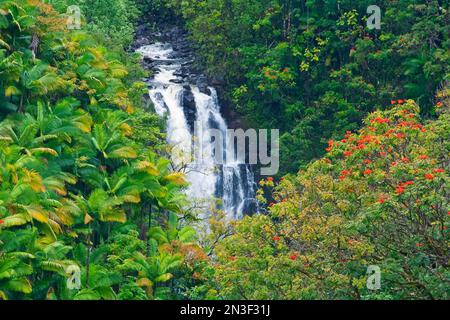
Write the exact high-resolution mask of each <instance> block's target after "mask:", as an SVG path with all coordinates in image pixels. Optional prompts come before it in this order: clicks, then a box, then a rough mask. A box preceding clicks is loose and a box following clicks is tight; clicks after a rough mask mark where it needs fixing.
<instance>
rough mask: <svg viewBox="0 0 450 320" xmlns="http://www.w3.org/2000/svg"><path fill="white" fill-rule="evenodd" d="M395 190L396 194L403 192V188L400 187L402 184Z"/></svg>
mask: <svg viewBox="0 0 450 320" xmlns="http://www.w3.org/2000/svg"><path fill="white" fill-rule="evenodd" d="M395 192H396V193H397V194H398V195H401V194H402V193H404V192H405V188H404V187H402V186H398V187H397V189H396V190H395Z"/></svg>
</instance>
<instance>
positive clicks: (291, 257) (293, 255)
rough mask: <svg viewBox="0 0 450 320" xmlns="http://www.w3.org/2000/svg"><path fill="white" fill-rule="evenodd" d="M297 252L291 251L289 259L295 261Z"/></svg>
mask: <svg viewBox="0 0 450 320" xmlns="http://www.w3.org/2000/svg"><path fill="white" fill-rule="evenodd" d="M297 257H298V256H297V254H296V253H293V254H291V256H290V257H289V259H291V260H292V261H295V260H297Z"/></svg>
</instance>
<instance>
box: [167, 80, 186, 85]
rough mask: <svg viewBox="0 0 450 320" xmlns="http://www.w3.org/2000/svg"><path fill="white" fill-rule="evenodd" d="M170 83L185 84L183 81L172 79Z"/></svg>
mask: <svg viewBox="0 0 450 320" xmlns="http://www.w3.org/2000/svg"><path fill="white" fill-rule="evenodd" d="M170 82H172V83H176V84H182V83H184V81H183V79H172V80H170Z"/></svg>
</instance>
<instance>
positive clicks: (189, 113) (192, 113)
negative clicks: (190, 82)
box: [183, 85, 197, 131]
mask: <svg viewBox="0 0 450 320" xmlns="http://www.w3.org/2000/svg"><path fill="white" fill-rule="evenodd" d="M183 110H184V115H185V116H186V119H187V122H188V125H189V127H190V128H191V130H192V131H193V130H194V122H195V119H196V118H197V108H196V106H195V99H194V95H193V94H192V91H191V87H189V86H186V85H185V86H183Z"/></svg>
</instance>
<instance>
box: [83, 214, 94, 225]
mask: <svg viewBox="0 0 450 320" xmlns="http://www.w3.org/2000/svg"><path fill="white" fill-rule="evenodd" d="M91 221H94V219H93V218H92V217H91V216H90V215H89V214H87V213H86V214H85V215H84V224H89V223H90V222H91Z"/></svg>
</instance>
